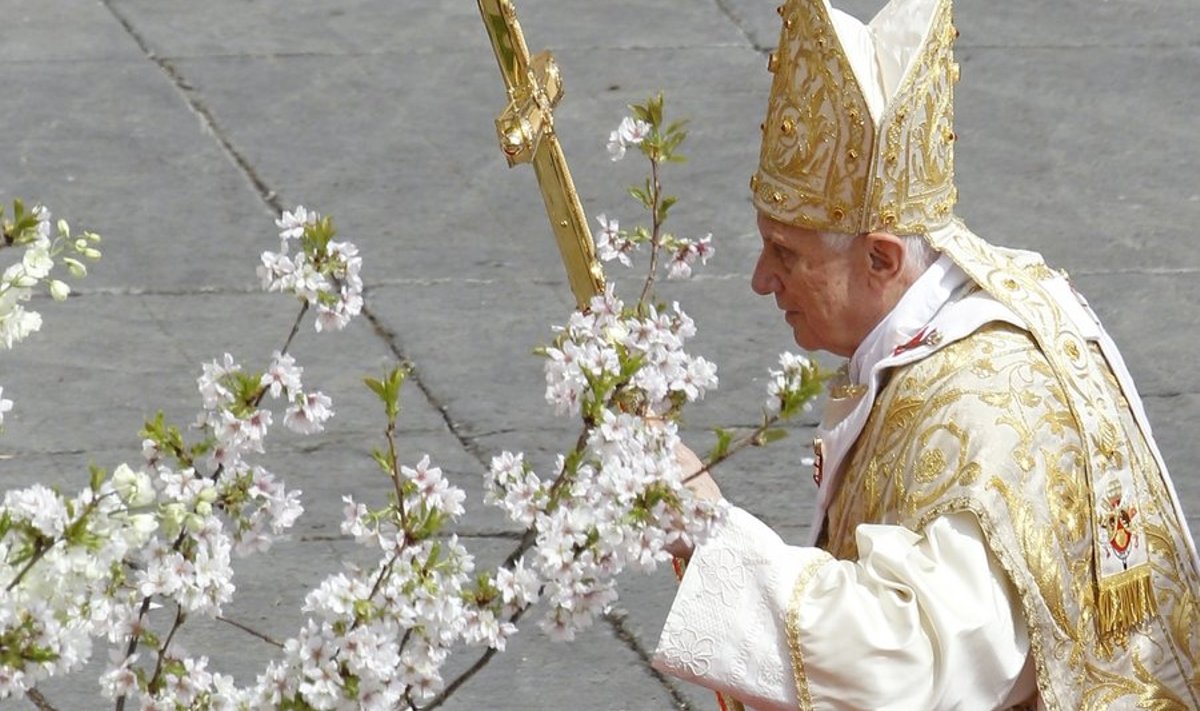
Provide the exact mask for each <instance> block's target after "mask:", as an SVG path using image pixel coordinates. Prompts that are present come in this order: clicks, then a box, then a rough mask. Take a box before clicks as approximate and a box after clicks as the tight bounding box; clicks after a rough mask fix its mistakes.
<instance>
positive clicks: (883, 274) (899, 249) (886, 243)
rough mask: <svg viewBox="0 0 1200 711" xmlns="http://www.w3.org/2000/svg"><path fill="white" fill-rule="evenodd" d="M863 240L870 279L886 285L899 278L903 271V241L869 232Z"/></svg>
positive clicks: (890, 235) (886, 233)
mask: <svg viewBox="0 0 1200 711" xmlns="http://www.w3.org/2000/svg"><path fill="white" fill-rule="evenodd" d="M863 240H864V244H865V246H866V249H867V258H868V259H869V260H870V268H869V269H868V272H867V273H868V274H869V277H870V279H871V280H872V281H878V282H880V283H881V284H886V283H889V282H892V281H894V280H895V279H897V278H899V277H900V275H901V273H902V272H903V271H904V251H905V245H904V240H902V239H900V238H899V237H897V236H896V235H893V234H890V233H888V232H871V233H868V234H866V235H864V236H863Z"/></svg>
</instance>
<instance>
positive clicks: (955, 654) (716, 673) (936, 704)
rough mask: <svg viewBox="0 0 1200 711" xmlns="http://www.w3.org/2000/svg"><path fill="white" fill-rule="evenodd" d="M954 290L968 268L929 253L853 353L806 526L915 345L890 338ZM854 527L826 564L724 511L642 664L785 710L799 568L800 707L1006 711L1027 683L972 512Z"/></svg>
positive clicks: (1018, 636)
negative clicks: (858, 389) (853, 535)
mask: <svg viewBox="0 0 1200 711" xmlns="http://www.w3.org/2000/svg"><path fill="white" fill-rule="evenodd" d="M966 286H969V282H968V279H967V277H966V275H965V274H963V272H962V271H961V270H960V269H959V268H958V267H956V266H955V265H954V264H953V263H952V262H951V261H950V260H949V258H947V257H943V258H941V259H940V260H939V261H938V262H937V263H935V264H934V265H933V266H932V267H930V268H929V269H928V270H926V272H925V273H924V274H923V275H922V276H921V278H920V279H918V280H917V282H916V283H914V284H913V286H912V287H910V288H909V290H908V291H907V292H906V293H905V295H904V297H903V298H902V299H901V301H900V302H899V303H898V304H897V305H896V307H895V308H894V309H893V310H892V312H891V313H890V314H889V315H888V316H887V317H886V318H885V319H884V320H883V321H881V322H880V323H879V325H878V326H877V327H876V328H875V329H874V330H873V331H872V332H871V334H870V335H869V336H868V337H867V338H866V339H865V340H864V341H863V343H862V344H861V345H860V346H859V348H858V350H857V351H856V352H855V354H854V356H853V357H852V358H851V361H850V363H849V375H850V379H851V380H852V381H854V382H859V383H865V384H867V385H868V389H867V392H866V393H865V394H864V395H863V396H862V397H860V398H859V399H857V400H855V401H854V402H853V403H851V404H850V405H849V406H847V405H846V404H844V403H832V404H831V407H830V408H829V409H827V412H826V417H825V420H824V421H823V422H822V427H821V429H820V430H819V434H820V435H821V436H822V438H823V441H824V443H825V447H826V455H825V471H826V472H827V475H826V479H825V480H824V481H823V482H822V485H821V487H820V491H819V494H818V514H817V520H816V522H815V527H814V528H815V530H814V534H813V536H814V538H815V536H816V531H817V530H819V528H820V525H821V522H822V520H823V517H824V510H825V508H826V507H827V506H828V504H829V502H828V500H827V496H828V492H829V491H832V490H834V484H835V483H836V474H837V471H838V468H839V465H840V464H841V462H842V460H843V459H844V457H845V455H846V453H847V452H848V451H849V449H850V447H851V446H852V445H853V443H854V441H855V439H856V438H857V437H858V434H859V432H860V431H861V429H862V427H863V425H864V423H865V422H866V418H867V415H868V414H869V412H870V403H871V402H872V401H873V400H874V396H875V394H876V392H877V390H878V388H879V386H880V381H881V377H882V374H883V372H884V371H885V370H886V369H887V368H891V367H895V366H897V365H902V364H903V363H904V362H906V361H907V360H911V359H913V358H914V357H918V356H914V355H910V354H909V353H907V352H901V353H898V354H897V353H896V347H897V346H898V345H900V344H903V343H905V342H907V341H909V340H910V339H912V338H913V336H914V335H915V334H917V333H919V332H920V330H921V329H922V328H925V327H927V326H928V325H929V324H930V323H931V322H935V321H936V322H938V323H941V324H943V327H945V326H946V325H947V324H946V321H947V320H948V319H947V318H946V317H947V316H955V314H948V313H943V311H944V308H943V307H945V306H946V305H947V304H948V303H951V302H956V299H958V297H961V295H962V291H963V289H964V287H966ZM981 306H983V308H980V307H981ZM956 310H957V311H959V312H964V311H966V310H965V309H962V308H959V309H956ZM969 310H970V311H972V312H974V315H973V317H972V318H971V320H972V321H979V322H986V321H988V320H993V319H1001V320H1010V319H1012V316H1011V314H1010V313H1008V312H1007V310H1006V309H1004V308H1003V307H1002V306H1000V305H999V304H996V303H995V302H991V301H982V302H979V303H975V304H972V305H971V307H970V309H969ZM939 317H940V318H939ZM1006 317H1007V318H1006ZM950 320H961V319H950ZM961 327H962V326H960V328H961ZM951 330H953V329H951ZM972 330H973V329H972ZM857 535H858V541H859V543H858V548H859V551H860V558H859V560H857V561H839V560H835V559H834V558H833V557H832V556H830V555H829V554H828V553H826V552H825V551H823V550H820V549H818V548H813V547H800V546H789V545H787V544H785V543H784V542H783V541H782V540H781V539H780V538H779V536H777V535H776V534H775V533H774V532H773V531H772V530H771V529H770V528H768V527H767V526H766V525H765V524H763V523H762V522H761V521H759V520H758V519H756V518H755V517H754V516H752V515H751V514H749V513H747V512H746V511H744V510H741V509H738V508H736V507H735V508H733V509H732V511H731V512H730V515H729V517H728V520H727V521H725V522H724V523H723V524H722V525H721V526H720V527H719V528H718V529H717V530H715V531H714V532H713V535H712V536H711V537H710V538H709V540H708V541H707V542H705V543H704V544H703V545H701V546H699V547H698V548H697V549H696V551H695V553H694V555H693V557H692V560H691V562H690V564H689V566H688V570H687V573H686V575H685V576H684V579H683V581H682V583H681V585H680V588H679V592H678V595H677V596H676V599H675V602H674V605H673V606H672V608H671V611H670V613H669V615H668V617H667V621H666V625H665V627H664V629H663V632H662V635H661V638H660V641H659V645H658V650H657V652H656V655H655V666H656V667H657V668H658V669H660V670H661V671H663V672H665V673H668V674H671V675H673V676H678V677H681V678H684V679H688V680H690V681H694V682H696V683H698V684H701V685H703V686H706V687H709V688H712V689H714V690H717V691H721V692H724V693H728V694H729V695H730V696H733V697H734V698H737V699H739V700H741V701H743V702H744V703H746V704H748V705H749V706H751V707H753V708H755V709H758V710H759V711H777V710H778V711H783V710H784V709H789V710H792V709H796V708H799V707H800V705H801V704H800V703H799V699H798V698H797V684H796V681H795V679H794V677H793V672H792V663H791V659H790V657H791V653H790V650H789V647H788V635H787V631H786V630H785V624H786V618H787V611H788V608H789V604H790V603H791V602H792V595H793V590H794V589H795V587H796V585H797V581H798V580H800V579H801V576H806V577H805V579H806V580H807V581H808V583H807V585H806V586H805V592H806V594H805V595H804V598H803V600H800V601H798V604H799V606H800V607H799V609H800V613H799V616H798V619H799V622H800V630H799V635H798V638H799V641H800V645H801V647H802V653H803V657H804V660H805V662H804V664H805V668H804V672H805V676H806V678H807V683H806V687H807V693H808V694H809V695H810V696H811V699H808V701H809V702H810V704H811V706H812V707H813V708H819V709H914V710H916V709H920V710H922V711H934V710H936V709H990V708H1000V709H1004V708H1009V707H1012V706H1014V705H1016V704H1017V703H1018V702H1022V701H1024V700H1026V699H1028V698H1030V697H1032V696H1033V695H1034V693H1035V691H1036V683H1035V678H1034V673H1033V668H1032V665H1031V664H1030V662H1029V641H1028V635H1027V633H1026V628H1025V623H1024V619H1023V617H1022V615H1021V612H1020V601H1019V599H1018V598H1017V597H1016V596H1015V595H1014V594H1013V591H1012V589H1011V586H1010V584H1009V582H1008V580H1007V577H1006V576H1005V574H1004V572H1003V570H1002V568H1001V567H1000V566H999V564H998V563H997V561H996V560H995V558H994V557H993V556H992V555H991V554H990V553H989V551H988V548H987V546H986V545H985V543H984V536H983V533H982V531H981V530H980V527H979V524H978V522H977V521H976V519H975V518H974V516H972V515H970V514H966V513H959V514H952V515H947V516H943V517H940V518H938V519H937V520H935V521H934V522H932V523H931V524H930V525H929V526H928V527H927V528H926V529H925V532H924V535H917V534H915V533H913V532H911V531H909V530H908V529H905V528H903V527H900V526H884V525H873V526H862V527H860V528H859V530H858V532H857ZM997 699H1002V700H1003V701H1001V702H1000V703H997Z"/></svg>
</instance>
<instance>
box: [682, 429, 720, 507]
mask: <svg viewBox="0 0 1200 711" xmlns="http://www.w3.org/2000/svg"><path fill="white" fill-rule="evenodd" d="M675 459H676V460H677V461H678V462H679V467H680V469H682V470H683V481H684V483H685V484H686V485H687V488H689V489H691V490H692V493H693V494H695V495H696V496H699V497H700V498H702V499H708V500H709V501H718V500H719V499H720V498H721V489H720V487H718V486H717V482H715V481H713V478H712V476H711V475H710V474H709V473H708V472H707V471H703V472H702V471H700V470H701V469H703V468H704V463H703V462H701V461H700V458H699V457H697V456H696V453H695V452H693V451H692V450H690V449H688V448H687V447H686V446H685V445H683V444H682V443H681V444H677V445H675Z"/></svg>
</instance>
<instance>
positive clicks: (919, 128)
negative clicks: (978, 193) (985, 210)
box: [751, 0, 958, 234]
mask: <svg viewBox="0 0 1200 711" xmlns="http://www.w3.org/2000/svg"><path fill="white" fill-rule="evenodd" d="M884 11H885V12H886V11H887V10H886V9H885V10H884ZM781 15H782V16H783V29H782V32H781V35H780V40H779V49H778V50H777V52H776V53H775V55H773V57H774V59H773V60H772V62H771V66H770V68H771V70H772V72H773V73H774V75H775V77H774V79H773V83H772V86H771V97H770V101H769V103H768V106H767V120H766V121H765V122H764V123H763V126H764V132H763V140H762V152H761V155H760V158H759V169H758V172H757V173H756V174H755V176H754V178H753V179H752V181H751V189H752V191H753V197H754V202H755V206H756V207H757V208H758V209H759V210H761V211H762V212H764V213H766V214H768V215H770V216H771V217H773V218H775V219H776V220H779V221H781V222H786V223H790V224H795V225H799V226H801V227H806V228H809V229H813V230H819V231H834V232H841V233H846V234H860V233H864V232H871V231H875V230H881V229H882V230H887V231H891V232H894V233H896V234H924V233H926V232H928V231H930V230H931V229H934V228H936V227H939V226H941V225H944V224H946V222H947V221H949V220H950V218H951V217H952V209H953V207H954V204H955V202H956V200H957V196H958V193H957V191H956V190H955V189H954V140H953V137H954V108H953V93H954V90H953V85H954V76H955V75H956V72H957V69H956V65H955V63H954V57H953V43H954V37H955V33H954V29H953V23H952V20H951V8H950V0H938V2H937V5H936V7H934V8H933V9H932V12H931V15H930V17H929V25H928V34H927V36H926V37H925V40H924V42H923V43H922V46H921V49H920V50H919V52H918V54H917V56H916V57H915V58H914V60H913V62H912V66H911V67H910V68H909V71H908V73H907V74H906V75H905V78H904V80H903V81H902V83H901V85H900V87H899V89H898V90H897V92H896V94H895V96H894V97H891V100H890V101H889V102H888V105H887V107H886V108H885V110H884V112H883V115H882V116H881V117H879V120H878V122H877V123H876V122H874V121H872V120H871V116H870V111H869V109H868V107H867V102H866V99H865V98H864V97H863V92H862V89H861V87H860V86H859V83H858V79H857V77H856V76H855V75H854V71H853V69H852V68H851V66H850V62H849V59H847V57H846V54H845V51H844V50H843V48H842V46H841V44H840V42H839V41H838V38H837V31H836V29H835V28H834V25H833V20H832V18H831V17H830V15H829V12H828V9H827V6H826V3H824V2H821V1H820V0H789V2H787V3H786V4H785V5H784V6H783V8H782V11H781Z"/></svg>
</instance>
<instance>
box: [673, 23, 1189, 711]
mask: <svg viewBox="0 0 1200 711" xmlns="http://www.w3.org/2000/svg"><path fill="white" fill-rule="evenodd" d="M780 14H781V15H782V17H783V32H782V36H781V40H780V45H779V48H778V51H777V53H776V54H774V55H772V59H771V63H770V64H771V70H772V71H773V72H774V73H775V80H774V84H773V87H772V92H771V98H770V102H769V107H768V112H767V121H766V123H765V124H764V125H763V132H764V133H763V147H762V154H761V160H760V167H759V170H758V172H757V174H756V175H755V176H754V178H753V180H752V181H751V187H752V189H753V191H754V200H755V205H756V207H757V209H758V213H759V216H758V226H759V231H760V232H761V234H762V253H761V255H760V257H759V260H758V264H757V266H756V267H755V271H754V277H753V287H754V290H755V291H756V292H758V293H760V294H763V295H771V296H774V297H775V302H776V305H777V306H778V307H779V308H780V309H781V310H782V311H784V312H785V316H784V318H785V320H786V321H787V323H788V325H789V326H790V327H791V328H792V331H793V333H794V335H795V339H796V342H797V343H798V344H799V345H801V346H802V347H804V348H808V349H821V350H827V351H829V352H831V353H834V354H838V355H841V356H845V357H847V358H848V359H849V360H848V362H847V364H846V366H845V368H843V370H842V371H841V372H840V373H839V375H838V377H837V378H836V379H835V382H833V383H832V384H831V388H830V400H829V403H828V405H827V407H826V411H825V413H824V417H823V419H822V422H821V424H820V427H819V428H818V433H817V434H818V438H817V440H816V441H815V442H814V447H815V448H816V455H817V457H816V461H817V471H816V474H815V476H816V479H817V481H818V498H817V517H816V520H815V521H814V526H813V539H812V541H810V543H811V546H808V547H794V546H789V545H786V544H785V543H784V542H783V541H781V540H780V539H779V537H778V536H777V535H775V533H774V532H772V531H771V530H770V529H769V528H767V527H766V526H765V525H764V524H763V523H762V522H760V521H758V520H757V519H755V518H754V517H753V516H751V515H750V514H748V513H746V512H745V511H742V510H740V509H737V508H736V507H734V508H732V509H731V511H730V514H729V516H728V518H727V520H726V521H725V522H724V523H722V524H721V525H720V526H719V527H718V528H717V530H716V531H715V532H714V533H713V535H712V536H711V537H710V538H709V539H708V540H707V541H706V542H705V543H704V544H703V545H701V546H699V547H698V548H697V549H696V550H695V551H686V550H685V551H681V553H683V554H684V555H685V556H686V555H690V557H691V561H690V565H689V567H688V571H687V573H686V575H685V576H684V579H683V581H682V583H681V586H680V589H679V593H678V596H677V598H676V600H675V603H674V605H673V606H672V609H671V611H670V614H669V615H668V619H667V622H666V625H665V628H664V630H663V633H662V637H661V640H660V642H659V647H658V650H657V653H656V664H657V666H658V667H659V668H660V669H662V670H664V671H666V672H667V673H670V674H673V675H676V676H679V677H682V678H685V679H688V680H692V681H695V682H697V683H700V684H703V685H705V686H708V687H710V688H712V689H715V690H717V691H720V692H722V693H723V694H726V695H728V696H730V697H733V698H736V699H739V700H741V701H743V702H745V703H746V704H748V705H750V706H752V707H754V708H757V709H760V710H763V711H766V710H768V709H770V710H774V709H795V708H803V709H808V708H819V709H834V708H837V709H921V710H923V711H925V710H929V709H970V710H974V709H1008V708H1031V709H1032V708H1046V709H1117V708H1164V709H1165V708H1179V709H1195V708H1200V632H1197V628H1198V615H1200V564H1198V562H1197V557H1196V550H1195V544H1194V542H1193V540H1192V538H1191V535H1190V534H1189V532H1188V530H1187V528H1186V519H1185V518H1184V517H1183V514H1182V512H1181V511H1180V509H1179V505H1178V501H1177V497H1176V496H1175V493H1174V490H1173V487H1172V484H1171V481H1170V477H1169V476H1168V474H1167V470H1166V467H1165V466H1164V464H1163V460H1162V457H1161V455H1160V454H1159V452H1158V450H1157V447H1156V446H1155V444H1154V441H1153V439H1152V438H1151V436H1150V429H1149V425H1148V424H1147V422H1146V417H1145V413H1144V410H1143V408H1142V405H1141V402H1140V399H1139V398H1138V395H1137V391H1136V390H1135V389H1134V387H1133V384H1132V382H1131V381H1130V378H1129V375H1128V372H1127V370H1126V368H1125V366H1124V364H1123V362H1122V360H1121V357H1120V354H1119V353H1118V352H1117V350H1116V348H1115V346H1114V345H1113V343H1112V341H1111V340H1110V339H1109V337H1108V335H1107V334H1106V333H1105V331H1104V330H1103V328H1102V327H1101V326H1100V324H1099V322H1098V321H1097V320H1096V318H1095V316H1094V314H1093V313H1092V312H1091V310H1090V309H1089V308H1088V306H1087V303H1086V302H1085V301H1084V300H1083V298H1082V297H1080V296H1079V295H1078V294H1076V293H1075V292H1074V291H1073V289H1072V288H1071V286H1070V284H1069V282H1068V281H1067V280H1066V278H1065V276H1064V275H1062V274H1060V273H1058V272H1055V271H1053V270H1051V269H1049V268H1048V267H1047V266H1046V265H1045V264H1044V263H1043V262H1042V260H1041V259H1040V257H1038V256H1037V255H1034V254H1030V253H1023V252H1015V251H1011V250H1004V249H999V248H996V247H993V246H991V245H989V244H987V243H986V242H984V241H982V240H981V239H979V238H978V237H976V236H975V235H973V234H972V233H971V232H970V231H969V230H968V229H967V228H966V227H965V226H964V225H963V224H962V222H961V221H959V220H958V219H956V218H955V217H954V214H953V205H954V202H955V199H956V192H955V188H954V184H953V174H954V171H953V142H954V139H955V136H954V133H953V128H952V122H953V108H952V88H953V84H954V83H955V81H956V80H957V75H958V67H957V65H956V64H955V63H954V61H953V57H952V45H953V40H954V37H955V35H956V32H955V30H954V27H953V24H952V21H951V8H950V0H892V1H891V2H890V3H889V4H888V5H887V6H886V7H885V8H884V9H883V10H882V11H881V12H880V13H879V14H878V15H877V16H876V18H875V19H874V20H872V22H871V24H870V25H869V26H863V25H862V24H861V23H859V22H858V21H857V20H854V19H853V18H850V17H848V16H846V15H844V14H842V13H839V12H837V11H836V10H833V9H832V8H830V7H829V5H828V1H827V0H789V1H788V2H787V3H786V4H785V5H784V6H782V7H781V8H780ZM684 456H685V459H687V460H688V461H687V462H686V463H685V464H688V465H690V466H692V467H693V468H694V469H699V463H698V462H696V461H695V460H694V456H693V455H691V454H690V452H689V453H685V455H684ZM692 486H693V487H694V489H695V490H696V491H697V492H699V493H700V494H701V495H703V496H709V497H719V496H720V492H719V491H718V490H717V487H716V485H715V484H714V483H713V481H712V479H711V478H709V477H708V476H707V474H701V475H699V476H697V477H695V478H694V479H693V480H692Z"/></svg>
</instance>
